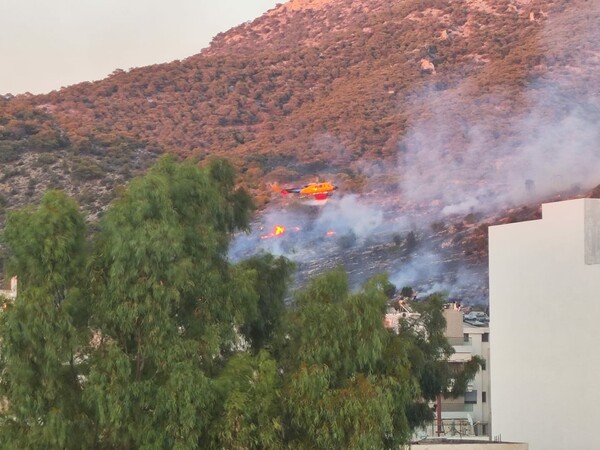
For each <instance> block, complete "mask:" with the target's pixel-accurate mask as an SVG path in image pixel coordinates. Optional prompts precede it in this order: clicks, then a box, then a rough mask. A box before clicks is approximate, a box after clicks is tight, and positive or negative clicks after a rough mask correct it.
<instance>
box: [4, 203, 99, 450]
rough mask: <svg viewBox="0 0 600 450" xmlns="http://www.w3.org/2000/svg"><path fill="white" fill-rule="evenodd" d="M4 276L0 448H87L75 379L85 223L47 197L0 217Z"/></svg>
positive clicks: (80, 344)
mask: <svg viewBox="0 0 600 450" xmlns="http://www.w3.org/2000/svg"><path fill="white" fill-rule="evenodd" d="M3 240H4V242H5V244H6V248H7V258H8V264H7V266H8V267H7V273H10V274H18V283H19V285H18V297H17V298H16V300H15V301H14V302H12V301H10V302H8V301H5V303H4V311H3V312H2V314H0V343H1V344H0V364H1V370H2V372H1V373H2V376H1V377H0V396H2V398H3V401H4V406H3V408H2V414H1V419H0V420H1V422H0V443H1V445H0V446H1V447H2V448H82V447H86V446H88V447H91V445H92V443H93V422H94V421H93V415H91V414H89V412H90V411H89V409H88V408H86V406H85V404H84V402H83V399H82V395H83V378H84V375H85V372H86V370H87V369H86V366H87V363H86V360H85V355H86V349H87V346H88V342H89V331H88V328H87V326H86V323H87V315H88V306H89V297H88V294H89V292H88V290H87V288H86V273H85V266H86V256H87V252H86V250H87V249H86V240H85V222H84V218H83V216H82V215H81V214H80V212H79V208H78V205H77V204H76V203H75V201H73V200H72V199H69V198H68V197H67V196H66V195H65V194H64V193H62V192H59V191H49V192H47V193H46V194H45V195H44V196H43V198H42V199H41V202H40V205H39V206H38V207H37V208H35V209H34V208H26V209H23V210H19V211H15V212H12V213H11V214H9V215H8V219H7V223H6V227H5V230H4V233H3Z"/></svg>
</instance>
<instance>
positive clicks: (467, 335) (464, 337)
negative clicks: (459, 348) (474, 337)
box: [463, 333, 469, 342]
mask: <svg viewBox="0 0 600 450" xmlns="http://www.w3.org/2000/svg"><path fill="white" fill-rule="evenodd" d="M463 341H464V342H469V333H465V334H463Z"/></svg>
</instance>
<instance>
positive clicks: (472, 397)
mask: <svg viewBox="0 0 600 450" xmlns="http://www.w3.org/2000/svg"><path fill="white" fill-rule="evenodd" d="M465 403H467V404H471V405H476V404H477V391H476V390H472V391H471V392H465Z"/></svg>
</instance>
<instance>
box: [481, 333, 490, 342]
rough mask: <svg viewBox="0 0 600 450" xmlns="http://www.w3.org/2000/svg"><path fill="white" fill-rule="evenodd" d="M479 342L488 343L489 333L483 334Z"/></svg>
mask: <svg viewBox="0 0 600 450" xmlns="http://www.w3.org/2000/svg"><path fill="white" fill-rule="evenodd" d="M481 342H490V333H483V334H482V335H481Z"/></svg>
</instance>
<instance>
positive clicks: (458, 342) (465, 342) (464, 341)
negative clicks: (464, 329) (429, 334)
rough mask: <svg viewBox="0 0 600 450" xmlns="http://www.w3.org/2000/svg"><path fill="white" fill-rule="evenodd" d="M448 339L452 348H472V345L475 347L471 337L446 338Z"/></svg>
mask: <svg viewBox="0 0 600 450" xmlns="http://www.w3.org/2000/svg"><path fill="white" fill-rule="evenodd" d="M446 339H448V343H449V344H450V345H451V346H452V347H470V346H471V345H473V339H472V338H471V337H470V336H469V337H467V338H464V337H449V338H446Z"/></svg>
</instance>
